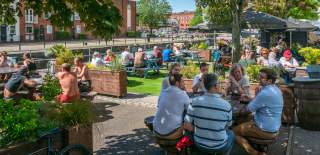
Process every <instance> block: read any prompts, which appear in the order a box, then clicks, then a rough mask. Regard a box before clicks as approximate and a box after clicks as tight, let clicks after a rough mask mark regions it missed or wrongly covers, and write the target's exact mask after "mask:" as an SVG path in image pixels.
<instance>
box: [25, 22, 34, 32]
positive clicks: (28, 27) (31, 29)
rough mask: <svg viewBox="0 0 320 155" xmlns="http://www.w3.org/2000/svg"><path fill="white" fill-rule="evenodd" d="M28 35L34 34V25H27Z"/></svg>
mask: <svg viewBox="0 0 320 155" xmlns="http://www.w3.org/2000/svg"><path fill="white" fill-rule="evenodd" d="M26 34H33V26H32V24H27V25H26Z"/></svg>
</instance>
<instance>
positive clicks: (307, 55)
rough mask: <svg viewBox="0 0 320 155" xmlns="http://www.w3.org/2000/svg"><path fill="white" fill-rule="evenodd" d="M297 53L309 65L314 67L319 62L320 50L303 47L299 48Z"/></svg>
mask: <svg viewBox="0 0 320 155" xmlns="http://www.w3.org/2000/svg"><path fill="white" fill-rule="evenodd" d="M298 53H299V54H300V55H301V56H303V57H304V59H305V60H306V62H307V63H308V64H309V65H315V64H318V63H319V62H320V49H317V48H312V47H305V48H301V49H300V50H299V51H298Z"/></svg>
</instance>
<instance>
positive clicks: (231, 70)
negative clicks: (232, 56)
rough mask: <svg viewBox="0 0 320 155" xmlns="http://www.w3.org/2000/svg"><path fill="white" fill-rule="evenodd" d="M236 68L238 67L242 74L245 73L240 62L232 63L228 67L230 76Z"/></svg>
mask: <svg viewBox="0 0 320 155" xmlns="http://www.w3.org/2000/svg"><path fill="white" fill-rule="evenodd" d="M237 68H240V69H241V72H242V76H244V75H245V74H246V72H245V70H244V67H243V66H242V65H241V64H233V65H232V67H231V69H230V74H231V75H232V76H234V71H235V70H236V69H237Z"/></svg>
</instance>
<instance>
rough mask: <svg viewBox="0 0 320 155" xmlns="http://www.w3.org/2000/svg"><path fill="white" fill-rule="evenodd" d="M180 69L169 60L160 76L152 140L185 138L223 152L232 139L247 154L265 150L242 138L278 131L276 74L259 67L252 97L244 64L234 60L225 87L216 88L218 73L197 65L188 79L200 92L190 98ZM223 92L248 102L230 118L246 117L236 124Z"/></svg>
mask: <svg viewBox="0 0 320 155" xmlns="http://www.w3.org/2000/svg"><path fill="white" fill-rule="evenodd" d="M180 70H181V66H180V65H179V64H173V65H172V66H171V68H170V70H169V74H168V77H166V78H164V79H163V83H162V89H161V94H160V96H159V99H158V106H157V111H156V114H155V118H154V120H153V131H154V133H155V135H156V137H157V138H160V139H167V140H181V139H184V140H183V142H184V143H188V142H186V139H185V138H186V137H187V140H188V141H191V142H192V143H193V144H194V146H196V148H197V149H198V151H200V152H206V153H217V152H220V153H225V154H229V153H230V150H231V148H232V146H233V144H234V142H235V141H236V142H237V143H239V144H240V146H242V147H243V148H244V149H245V150H246V151H247V152H248V153H249V154H254V155H258V154H265V153H264V152H259V151H258V150H256V149H255V148H253V147H252V146H251V144H250V143H249V142H248V140H247V137H256V138H261V139H274V138H275V137H276V136H277V134H278V132H279V128H280V126H281V113H282V108H283V98H282V93H281V91H280V89H279V88H278V87H277V86H276V84H275V81H276V78H277V73H276V72H275V71H274V70H272V69H270V68H263V69H261V70H260V76H259V81H260V87H259V89H257V92H256V95H252V94H250V93H249V85H250V84H249V80H248V77H247V76H246V75H245V73H244V71H243V67H242V66H241V65H240V64H234V65H233V67H232V69H231V73H230V77H229V82H228V88H227V89H226V92H221V90H220V89H219V81H218V77H217V75H215V74H211V73H208V65H207V64H206V63H202V64H200V73H199V74H198V75H196V76H195V78H194V80H193V92H194V93H202V95H201V96H198V97H196V98H192V99H191V98H190V97H189V95H188V94H187V93H186V91H185V86H184V82H183V80H182V78H183V77H182V75H181V74H180ZM224 95H227V96H229V95H231V96H233V99H236V100H245V101H248V102H249V103H248V104H247V106H245V107H244V108H243V109H241V110H240V112H239V114H238V115H239V116H235V117H241V118H246V119H245V121H243V120H242V122H240V123H239V124H238V125H236V123H235V122H236V121H235V120H234V119H233V116H232V114H233V108H232V106H231V104H230V103H229V101H227V100H226V99H225V96H224ZM177 142H178V141H177ZM180 142H181V141H180ZM177 146H178V145H177Z"/></svg>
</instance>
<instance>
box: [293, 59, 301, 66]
mask: <svg viewBox="0 0 320 155" xmlns="http://www.w3.org/2000/svg"><path fill="white" fill-rule="evenodd" d="M292 59H293V60H292V61H293V67H299V63H298V61H297V60H296V59H295V58H292Z"/></svg>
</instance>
